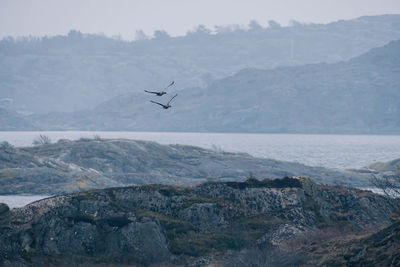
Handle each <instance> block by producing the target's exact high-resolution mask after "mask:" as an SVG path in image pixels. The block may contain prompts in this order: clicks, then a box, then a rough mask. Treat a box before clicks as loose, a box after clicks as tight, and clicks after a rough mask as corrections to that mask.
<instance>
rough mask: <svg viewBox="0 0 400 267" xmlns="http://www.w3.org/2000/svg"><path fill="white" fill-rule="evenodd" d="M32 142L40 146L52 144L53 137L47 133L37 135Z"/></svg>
mask: <svg viewBox="0 0 400 267" xmlns="http://www.w3.org/2000/svg"><path fill="white" fill-rule="evenodd" d="M32 144H33V145H34V146H40V145H50V144H51V138H50V137H49V136H47V135H43V134H41V135H39V136H38V137H36V138H35V139H34V140H33V142H32Z"/></svg>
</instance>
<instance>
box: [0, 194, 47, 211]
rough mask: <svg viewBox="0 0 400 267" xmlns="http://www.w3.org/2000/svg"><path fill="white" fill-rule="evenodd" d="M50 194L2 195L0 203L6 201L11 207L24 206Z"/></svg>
mask: <svg viewBox="0 0 400 267" xmlns="http://www.w3.org/2000/svg"><path fill="white" fill-rule="evenodd" d="M47 197H49V196H44V195H32V196H27V195H9V196H0V203H6V204H7V205H8V206H9V207H10V208H19V207H23V206H25V205H26V204H29V203H32V202H34V201H36V200H39V199H43V198H47Z"/></svg>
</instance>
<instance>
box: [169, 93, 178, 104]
mask: <svg viewBox="0 0 400 267" xmlns="http://www.w3.org/2000/svg"><path fill="white" fill-rule="evenodd" d="M177 96H178V94H176V95H174V96H173V97H172V98H171V99H170V100H169V101H168V103H167V105H169V103H171V101H172V99H174V98H175V97H177Z"/></svg>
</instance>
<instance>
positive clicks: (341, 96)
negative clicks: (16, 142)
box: [32, 41, 400, 133]
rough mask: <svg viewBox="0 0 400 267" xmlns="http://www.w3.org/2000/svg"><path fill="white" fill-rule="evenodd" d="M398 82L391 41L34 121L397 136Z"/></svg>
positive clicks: (395, 45) (398, 56) (396, 47)
mask: <svg viewBox="0 0 400 267" xmlns="http://www.w3.org/2000/svg"><path fill="white" fill-rule="evenodd" d="M399 84H400V41H393V42H390V43H389V44H387V45H385V46H383V47H380V48H374V49H372V50H371V51H369V52H367V53H365V54H363V55H361V56H359V57H356V58H353V59H351V60H349V61H345V62H339V63H331V64H326V63H320V64H311V65H304V66H296V67H281V68H276V69H272V70H260V69H244V70H242V71H240V72H238V73H237V74H235V75H233V76H230V77H227V78H224V79H220V80H216V81H215V82H213V83H212V84H211V85H209V86H208V87H206V88H189V89H184V90H181V91H179V92H178V94H179V96H178V98H177V99H176V100H174V102H173V107H172V109H170V110H167V111H165V110H163V109H162V108H160V107H158V106H155V105H154V104H152V103H149V101H148V100H149V99H151V97H150V96H149V95H148V94H146V93H144V92H141V93H130V94H125V95H122V96H118V97H115V98H113V99H111V100H109V101H106V102H104V103H102V104H101V105H98V106H97V107H96V108H95V109H92V110H87V111H81V112H75V113H52V114H47V115H42V116H32V118H34V120H33V121H35V122H36V125H37V126H38V127H41V128H42V129H50V130H65V129H81V130H115V129H119V130H128V131H194V132H202V131H205V132H207V131H210V132H281V133H282V132H291V133H293V132H295V133H296V132H297V133H298V132H302V133H398V132H400V90H399ZM167 96H168V95H167ZM157 99H159V98H157ZM160 99H161V100H160V101H162V100H165V101H166V98H160Z"/></svg>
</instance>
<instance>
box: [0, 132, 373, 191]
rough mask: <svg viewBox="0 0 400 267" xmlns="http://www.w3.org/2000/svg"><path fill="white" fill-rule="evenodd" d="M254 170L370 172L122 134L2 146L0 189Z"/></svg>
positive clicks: (166, 180)
mask: <svg viewBox="0 0 400 267" xmlns="http://www.w3.org/2000/svg"><path fill="white" fill-rule="evenodd" d="M251 175H252V176H254V177H257V178H262V179H263V178H281V177H284V176H293V175H306V176H310V177H312V178H313V179H315V180H316V181H317V182H319V183H324V184H333V185H336V184H341V185H350V186H354V187H368V186H369V177H370V175H371V173H370V172H369V171H366V172H356V171H347V170H338V169H327V168H322V167H310V166H306V165H303V164H299V163H292V162H284V161H277V160H272V159H262V158H254V157H251V156H249V155H247V154H241V153H227V152H217V151H212V150H207V149H202V148H199V147H193V146H182V145H160V144H158V143H155V142H147V141H134V140H123V139H114V140H102V139H81V140H78V141H69V140H60V141H59V142H57V143H55V144H49V145H41V146H35V147H25V148H16V147H12V146H0V194H15V193H30V194H32V193H34V194H59V193H68V192H76V191H82V190H88V189H94V188H106V187H111V186H122V185H132V184H151V183H159V184H169V185H195V184H198V183H200V182H204V181H207V180H216V181H220V180H233V181H243V180H245V179H246V178H247V177H249V176H251Z"/></svg>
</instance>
